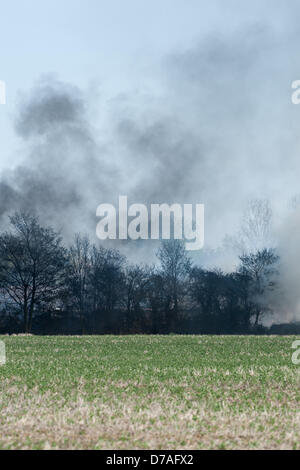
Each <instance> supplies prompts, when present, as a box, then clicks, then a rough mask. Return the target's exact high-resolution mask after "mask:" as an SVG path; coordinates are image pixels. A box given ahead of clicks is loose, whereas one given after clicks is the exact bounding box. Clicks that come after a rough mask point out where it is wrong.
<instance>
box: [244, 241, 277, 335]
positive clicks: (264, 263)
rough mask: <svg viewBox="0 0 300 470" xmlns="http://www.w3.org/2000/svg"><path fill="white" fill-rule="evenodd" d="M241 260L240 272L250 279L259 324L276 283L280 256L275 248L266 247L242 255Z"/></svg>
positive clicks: (256, 319)
mask: <svg viewBox="0 0 300 470" xmlns="http://www.w3.org/2000/svg"><path fill="white" fill-rule="evenodd" d="M240 260H241V266H240V268H239V273H240V274H242V275H244V276H248V278H249V279H250V284H249V289H250V296H251V299H252V301H254V304H255V326H257V325H258V323H259V320H260V318H261V316H262V315H263V313H264V312H265V310H266V309H267V307H268V305H267V303H268V295H269V293H270V292H271V291H272V290H273V289H274V288H275V285H276V274H277V272H278V271H277V263H278V261H279V256H277V255H276V253H275V251H274V250H273V249H266V248H265V249H263V250H258V251H257V252H255V253H250V254H248V255H242V256H240Z"/></svg>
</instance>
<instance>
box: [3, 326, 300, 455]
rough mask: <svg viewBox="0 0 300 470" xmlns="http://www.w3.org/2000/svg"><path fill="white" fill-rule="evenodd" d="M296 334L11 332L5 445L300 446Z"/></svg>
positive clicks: (5, 368)
mask: <svg viewBox="0 0 300 470" xmlns="http://www.w3.org/2000/svg"><path fill="white" fill-rule="evenodd" d="M295 339H297V337H291V336H289V337H279V336H268V337H267V336H256V337H255V336H244V337H242V336H227V337H225V336H172V335H170V336H94V337H92V336H83V337H61V336H55V337H37V336H22V335H21V336H2V337H0V340H2V341H4V343H5V346H6V358H7V361H6V364H5V365H2V366H0V383H1V386H0V387H1V388H0V448H2V449H52V448H53V449H74V448H77V449H299V448H300V407H299V403H300V401H299V397H300V394H299V386H300V374H299V372H300V366H297V365H294V364H293V363H292V359H291V358H292V353H293V350H292V343H293V341H294V340H295ZM298 339H299V338H298Z"/></svg>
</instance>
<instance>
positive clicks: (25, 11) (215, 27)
mask: <svg viewBox="0 0 300 470" xmlns="http://www.w3.org/2000/svg"><path fill="white" fill-rule="evenodd" d="M285 3H287V2H283V1H281V2H280V1H279V2H278V1H274V0H273V1H271V2H269V1H252V2H241V1H232V0H226V1H223V0H221V1H214V0H212V1H203V0H151V1H149V0H127V1H126V2H125V1H122V0H109V1H108V0H105V1H104V0H62V1H61V0H43V1H42V2H41V1H39V0H26V2H23V1H20V0H11V1H10V2H6V1H3V0H1V1H0V7H1V29H0V50H1V62H0V79H1V80H4V81H5V82H6V86H7V105H6V107H4V106H2V107H1V108H0V142H1V143H0V145H1V147H0V150H1V151H0V165H1V166H0V167H7V166H11V165H12V164H14V163H15V162H18V161H19V160H20V158H21V155H20V154H19V152H20V149H19V145H18V140H17V138H16V136H15V134H14V129H13V120H14V116H15V113H16V108H17V105H18V102H19V99H20V94H22V93H23V92H24V91H27V90H29V89H30V88H31V87H32V86H33V85H34V83H35V82H36V81H37V80H38V79H39V78H40V77H41V76H43V75H48V74H50V75H54V76H58V77H59V78H60V79H61V80H65V81H67V82H70V83H73V84H75V85H78V86H80V87H83V88H93V87H95V88H97V90H98V91H99V87H100V89H101V90H102V92H103V93H105V94H106V96H107V98H109V96H113V95H114V94H119V93H122V92H124V91H127V90H129V89H132V90H134V89H142V88H144V87H147V86H148V87H153V88H154V90H156V91H158V90H159V87H160V84H159V80H157V81H156V83H155V78H154V76H152V74H153V75H155V74H154V73H153V72H154V70H155V68H156V67H158V65H159V63H160V61H161V60H162V58H163V57H164V56H165V55H166V54H169V53H171V52H172V51H174V50H180V49H182V48H185V47H189V46H190V45H191V44H193V42H194V41H199V40H201V38H203V37H205V36H206V35H208V34H211V33H213V34H215V33H216V32H220V33H221V32H222V31H230V30H231V31H234V30H235V29H237V28H241V27H243V26H244V25H246V24H249V23H255V22H267V23H270V22H271V23H273V24H274V25H276V27H278V28H280V27H281V25H282V24H284V23H285V22H288V21H289V19H291V18H292V17H293V12H292V10H293V7H292V5H293V2H288V3H289V4H290V5H291V7H289V6H285ZM270 14H271V15H270ZM270 16H271V18H270Z"/></svg>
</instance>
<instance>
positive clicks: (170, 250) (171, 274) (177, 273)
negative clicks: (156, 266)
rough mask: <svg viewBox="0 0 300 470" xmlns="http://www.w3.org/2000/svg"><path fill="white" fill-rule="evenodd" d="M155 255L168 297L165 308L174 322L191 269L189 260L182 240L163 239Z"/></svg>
mask: <svg viewBox="0 0 300 470" xmlns="http://www.w3.org/2000/svg"><path fill="white" fill-rule="evenodd" d="M157 256H158V259H159V261H160V265H161V270H162V275H163V279H164V281H165V289H166V293H167V297H168V308H167V310H168V313H170V314H171V315H172V320H173V323H174V322H176V321H177V319H178V312H179V303H180V301H181V300H182V299H183V297H184V293H185V289H184V286H185V281H186V279H187V275H188V273H189V271H190V269H191V260H190V258H189V256H188V254H187V251H186V249H185V244H184V242H183V241H182V240H165V241H163V242H162V244H161V247H160V249H159V251H158V253H157ZM170 320H171V318H170Z"/></svg>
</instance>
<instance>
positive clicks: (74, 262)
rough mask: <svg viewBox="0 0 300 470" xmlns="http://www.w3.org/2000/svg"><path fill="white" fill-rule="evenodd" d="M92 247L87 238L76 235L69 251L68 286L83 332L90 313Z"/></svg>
mask: <svg viewBox="0 0 300 470" xmlns="http://www.w3.org/2000/svg"><path fill="white" fill-rule="evenodd" d="M90 255H91V247H90V242H89V239H88V237H87V236H81V235H80V234H76V235H75V238H74V243H73V244H72V245H71V246H70V248H69V250H68V261H69V262H68V269H67V271H68V281H67V285H68V288H69V290H70V294H71V296H72V298H73V299H74V300H75V308H76V310H77V311H78V312H79V317H80V324H81V329H82V332H83V330H84V320H85V316H86V314H87V311H88V306H89V305H88V282H89V273H90V269H91V261H90V258H91V256H90Z"/></svg>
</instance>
